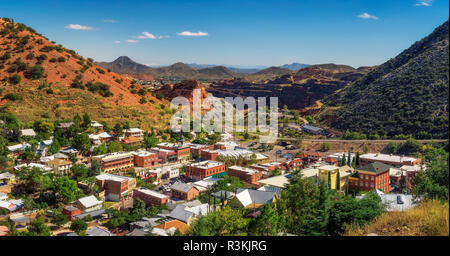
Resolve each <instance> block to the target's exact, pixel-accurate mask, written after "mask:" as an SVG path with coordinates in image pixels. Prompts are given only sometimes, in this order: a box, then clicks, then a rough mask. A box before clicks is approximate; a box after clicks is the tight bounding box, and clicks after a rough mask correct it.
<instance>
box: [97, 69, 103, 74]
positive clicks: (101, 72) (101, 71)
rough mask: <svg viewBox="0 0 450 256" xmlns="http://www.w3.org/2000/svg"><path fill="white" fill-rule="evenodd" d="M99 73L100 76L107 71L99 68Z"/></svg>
mask: <svg viewBox="0 0 450 256" xmlns="http://www.w3.org/2000/svg"><path fill="white" fill-rule="evenodd" d="M97 71H98V73H100V74H105V70H103V69H101V68H97Z"/></svg>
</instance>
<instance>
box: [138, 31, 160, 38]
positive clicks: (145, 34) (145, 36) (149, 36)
mask: <svg viewBox="0 0 450 256" xmlns="http://www.w3.org/2000/svg"><path fill="white" fill-rule="evenodd" d="M137 38H139V39H156V36H154V35H153V34H152V33H149V32H142V35H140V36H137Z"/></svg>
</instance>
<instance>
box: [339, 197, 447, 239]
mask: <svg viewBox="0 0 450 256" xmlns="http://www.w3.org/2000/svg"><path fill="white" fill-rule="evenodd" d="M448 219H449V203H448V201H447V202H445V203H442V202H440V201H438V200H427V201H424V202H422V203H421V204H420V205H419V206H417V207H415V208H413V209H411V210H408V211H404V212H387V213H384V214H383V215H381V216H380V217H378V218H377V219H376V220H375V221H373V222H372V223H370V224H368V225H367V226H365V227H363V228H352V229H349V230H348V231H347V232H346V234H345V235H347V236H365V235H367V234H369V233H376V234H378V235H380V236H448V235H449V221H448Z"/></svg>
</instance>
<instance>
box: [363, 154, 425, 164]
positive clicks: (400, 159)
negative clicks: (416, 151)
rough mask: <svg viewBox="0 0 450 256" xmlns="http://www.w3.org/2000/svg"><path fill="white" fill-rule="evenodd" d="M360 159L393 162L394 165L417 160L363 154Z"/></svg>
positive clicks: (405, 157)
mask: <svg viewBox="0 0 450 256" xmlns="http://www.w3.org/2000/svg"><path fill="white" fill-rule="evenodd" d="M360 158H361V159H363V158H364V159H369V160H374V161H376V160H378V161H387V162H394V163H403V162H412V161H416V160H417V158H413V157H407V156H398V155H388V154H364V155H361V156H360Z"/></svg>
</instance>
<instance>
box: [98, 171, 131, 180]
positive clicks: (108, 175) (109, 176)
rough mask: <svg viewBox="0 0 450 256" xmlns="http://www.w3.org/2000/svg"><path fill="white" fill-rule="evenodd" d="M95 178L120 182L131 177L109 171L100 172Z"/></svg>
mask: <svg viewBox="0 0 450 256" xmlns="http://www.w3.org/2000/svg"><path fill="white" fill-rule="evenodd" d="M96 178H97V180H112V181H118V182H122V181H125V180H128V179H131V178H130V177H126V176H120V175H117V174H111V173H104V174H100V175H98V176H96Z"/></svg>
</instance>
